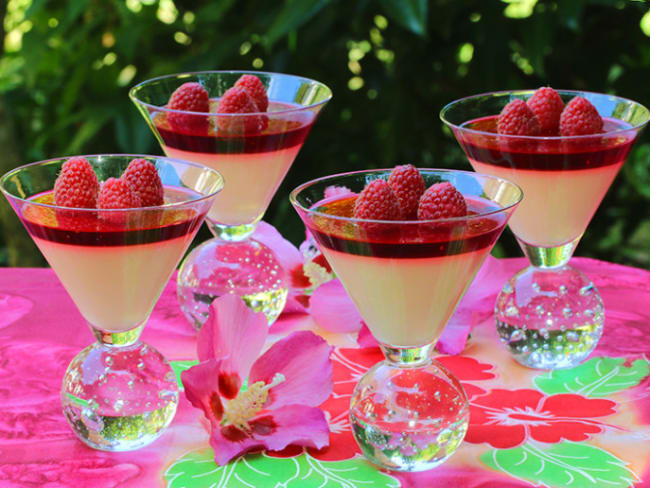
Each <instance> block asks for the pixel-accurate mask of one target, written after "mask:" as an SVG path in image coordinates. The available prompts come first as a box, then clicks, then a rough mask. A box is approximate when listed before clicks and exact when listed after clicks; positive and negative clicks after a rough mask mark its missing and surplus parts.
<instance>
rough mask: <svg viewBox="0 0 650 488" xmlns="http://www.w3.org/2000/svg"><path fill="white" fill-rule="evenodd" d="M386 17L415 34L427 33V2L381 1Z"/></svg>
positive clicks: (411, 0) (422, 34)
mask: <svg viewBox="0 0 650 488" xmlns="http://www.w3.org/2000/svg"><path fill="white" fill-rule="evenodd" d="M379 3H380V4H381V6H382V8H383V10H384V12H386V15H387V16H388V17H389V18H391V19H392V20H394V21H395V22H397V23H398V24H399V25H401V26H402V27H404V28H406V29H408V30H410V31H411V32H413V33H414V34H417V35H419V36H424V35H425V34H426V33H427V11H428V2H427V0H380V2H379Z"/></svg>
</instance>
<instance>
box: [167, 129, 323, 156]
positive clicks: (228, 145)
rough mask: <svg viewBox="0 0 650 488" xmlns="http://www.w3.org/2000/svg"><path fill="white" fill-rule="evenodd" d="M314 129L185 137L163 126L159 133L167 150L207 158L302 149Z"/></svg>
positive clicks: (189, 135) (186, 135)
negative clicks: (197, 154) (297, 147)
mask: <svg viewBox="0 0 650 488" xmlns="http://www.w3.org/2000/svg"><path fill="white" fill-rule="evenodd" d="M311 125H312V124H308V125H303V126H299V127H295V128H291V129H287V130H286V131H284V132H275V133H268V132H261V133H260V134H245V135H229V136H222V135H193V134H183V133H180V132H174V131H172V130H169V129H166V128H163V127H160V126H159V127H158V133H159V134H160V137H161V138H162V140H163V142H164V144H165V145H166V146H168V147H172V148H174V149H179V150H181V151H190V152H198V153H207V154H243V153H264V152H273V151H279V150H280V149H286V148H290V147H294V146H297V145H301V144H302V143H303V142H304V141H305V138H306V137H307V135H308V134H309V130H310V129H311Z"/></svg>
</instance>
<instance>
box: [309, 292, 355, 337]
mask: <svg viewBox="0 0 650 488" xmlns="http://www.w3.org/2000/svg"><path fill="white" fill-rule="evenodd" d="M309 310H310V312H311V315H312V317H314V320H315V321H316V323H317V324H318V325H319V326H321V327H322V328H323V329H325V330H328V331H330V332H355V331H357V330H359V329H360V328H361V322H362V318H361V315H359V312H358V311H357V307H356V306H355V305H354V303H353V302H352V300H350V297H349V296H348V294H347V293H346V291H345V289H344V288H343V285H342V284H341V282H340V281H339V280H332V281H328V282H327V283H323V284H322V285H320V286H319V287H318V288H316V289H315V290H314V293H312V295H311V299H310V300H309Z"/></svg>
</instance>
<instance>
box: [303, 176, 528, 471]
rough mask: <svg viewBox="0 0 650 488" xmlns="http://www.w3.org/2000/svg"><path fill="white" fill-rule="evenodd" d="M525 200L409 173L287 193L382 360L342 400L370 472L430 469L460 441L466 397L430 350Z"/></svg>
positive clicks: (487, 184)
mask: <svg viewBox="0 0 650 488" xmlns="http://www.w3.org/2000/svg"><path fill="white" fill-rule="evenodd" d="M521 196H522V193H521V190H520V189H519V188H518V187H517V186H516V185H514V184H513V183H510V182H508V181H505V180H502V179H500V178H496V177H493V176H487V175H480V174H476V173H469V172H463V171H445V170H433V169H420V170H418V169H417V168H415V167H414V166H412V165H401V166H397V167H396V168H394V169H393V170H369V171H357V172H352V173H346V174H341V175H334V176H328V177H325V178H320V179H317V180H314V181H311V182H309V183H305V184H304V185H301V186H300V187H298V188H296V189H295V190H294V191H293V192H292V193H291V203H292V204H293V206H294V207H295V209H296V210H297V211H298V214H299V215H300V217H301V218H302V220H303V222H304V223H305V226H306V227H307V230H308V231H309V232H310V233H311V234H312V235H313V238H314V240H315V241H316V243H317V245H318V247H319V248H320V250H321V251H322V253H323V255H324V256H325V257H326V258H327V261H328V263H329V265H331V267H332V270H333V271H334V273H335V274H336V276H337V277H338V278H339V279H340V280H341V283H342V284H343V286H344V287H345V289H346V291H347V293H348V295H349V296H350V298H351V299H352V300H353V301H354V303H355V304H356V306H357V308H358V311H359V313H360V314H361V316H362V318H363V319H364V321H365V322H366V324H367V325H368V328H369V329H370V332H371V333H372V334H373V336H374V337H375V338H376V339H377V341H378V342H379V346H380V348H381V349H382V352H383V353H384V356H385V358H386V360H385V361H382V362H380V363H377V364H376V365H374V366H373V367H372V368H370V369H369V370H368V371H367V372H366V373H365V374H364V375H363V376H362V377H361V378H360V380H359V382H358V383H357V385H356V386H355V389H354V393H353V395H352V397H351V400H350V425H351V427H352V431H353V434H354V437H355V440H356V441H357V443H358V444H359V447H360V449H361V451H362V452H363V454H364V455H365V456H366V457H367V458H368V459H369V460H370V461H372V462H374V463H375V464H377V465H379V466H381V467H383V468H386V469H394V470H400V471H422V470H425V469H430V468H433V467H435V466H437V465H439V464H440V463H442V462H444V461H445V459H447V458H448V457H449V456H451V454H452V453H453V452H454V451H455V450H456V448H457V447H458V446H459V445H460V443H461V442H462V440H463V437H464V436H465V432H466V431H467V426H468V423H469V404H468V401H467V395H466V394H465V391H464V389H463V387H462V385H461V384H460V382H459V381H458V379H456V378H455V377H454V376H453V374H451V373H450V372H449V371H447V370H446V369H445V368H444V367H443V366H442V365H440V364H439V363H437V362H436V361H435V359H434V357H433V354H432V352H433V347H434V346H435V344H436V342H437V341H438V338H439V337H440V335H441V334H442V332H443V329H444V327H445V325H446V323H447V320H448V319H449V317H450V316H451V314H452V313H453V311H454V309H455V308H456V306H457V304H458V302H459V301H460V299H461V297H462V296H463V293H464V292H465V290H467V287H468V286H469V285H470V283H471V282H472V280H473V279H474V276H475V275H476V273H477V271H478V270H479V268H480V266H481V263H483V260H484V259H485V258H486V256H487V255H488V254H489V252H490V250H491V249H492V247H493V245H494V243H495V242H496V240H497V239H498V237H499V235H500V234H501V232H502V231H503V229H504V227H505V226H506V224H507V221H508V218H509V217H510V215H511V213H512V212H513V211H514V209H515V207H516V206H517V204H518V203H519V201H520V200H521ZM395 439H399V442H395Z"/></svg>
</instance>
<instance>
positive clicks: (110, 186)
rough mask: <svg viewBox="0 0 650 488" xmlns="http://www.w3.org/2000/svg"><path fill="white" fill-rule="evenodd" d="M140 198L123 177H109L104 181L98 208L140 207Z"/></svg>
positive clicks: (98, 198)
mask: <svg viewBox="0 0 650 488" xmlns="http://www.w3.org/2000/svg"><path fill="white" fill-rule="evenodd" d="M140 203H141V202H140V199H139V198H138V196H137V195H136V193H135V192H134V191H133V190H132V189H131V187H130V186H129V184H128V183H127V182H126V181H125V180H124V179H123V178H108V179H107V180H106V181H104V182H103V183H102V188H101V190H99V196H98V197H97V208H105V209H111V208H112V209H117V208H135V207H140V206H141V205H140Z"/></svg>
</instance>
